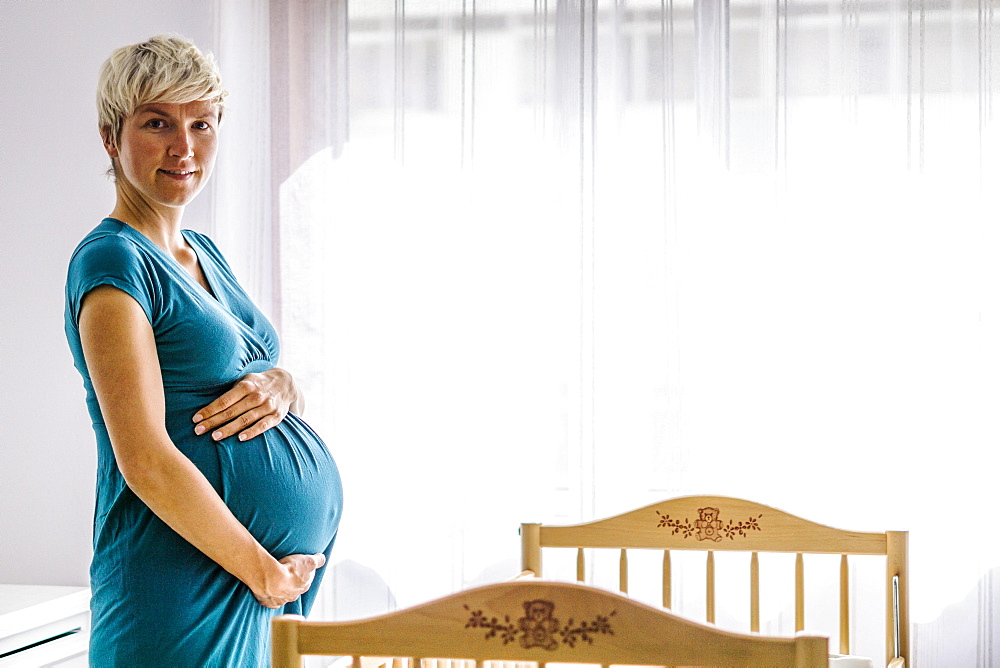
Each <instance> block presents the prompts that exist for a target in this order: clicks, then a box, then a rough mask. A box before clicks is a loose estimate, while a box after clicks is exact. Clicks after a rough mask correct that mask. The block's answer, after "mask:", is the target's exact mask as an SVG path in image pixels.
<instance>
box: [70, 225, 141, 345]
mask: <svg viewBox="0 0 1000 668" xmlns="http://www.w3.org/2000/svg"><path fill="white" fill-rule="evenodd" d="M101 285H111V286H114V287H116V288H118V289H119V290H122V291H123V292H125V293H127V294H128V295H129V296H131V297H132V298H133V299H135V301H136V302H138V303H139V305H140V306H141V307H142V310H143V311H144V312H145V313H146V318H147V319H148V320H149V322H150V324H152V323H153V320H154V312H155V304H154V301H155V295H156V294H157V290H156V288H155V277H154V274H153V272H151V271H150V269H149V267H148V266H147V264H146V262H145V259H144V257H143V256H142V254H141V253H140V252H139V249H138V248H136V246H135V244H134V243H132V242H131V241H129V240H128V239H125V238H122V237H120V236H115V235H108V236H100V237H96V238H93V239H89V240H87V241H85V242H84V243H83V244H82V245H81V246H80V247H79V248H78V249H77V251H76V253H74V254H73V258H72V259H71V260H70V264H69V273H68V275H67V278H66V300H67V307H68V310H69V314H68V315H69V316H70V317H71V318H72V322H73V324H74V325H75V326H78V325H79V322H80V305H81V304H82V303H83V298H84V296H86V294H87V293H88V292H90V291H91V290H93V289H94V288H96V287H98V286H101Z"/></svg>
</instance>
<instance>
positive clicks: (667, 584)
mask: <svg viewBox="0 0 1000 668" xmlns="http://www.w3.org/2000/svg"><path fill="white" fill-rule="evenodd" d="M672 584H673V581H672V578H671V575H670V550H664V551H663V607H664V608H666V609H667V610H670V608H671V606H672V605H673V602H674V597H673V591H672V590H671V585H672Z"/></svg>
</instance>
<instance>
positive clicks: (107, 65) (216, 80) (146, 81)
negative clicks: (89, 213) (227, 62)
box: [97, 34, 228, 146]
mask: <svg viewBox="0 0 1000 668" xmlns="http://www.w3.org/2000/svg"><path fill="white" fill-rule="evenodd" d="M227 94H228V93H227V92H226V90H225V89H224V88H223V87H222V78H221V77H220V76H219V70H218V68H217V67H216V66H215V59H214V58H213V57H212V54H211V53H202V52H201V51H200V50H199V49H198V47H196V46H195V45H194V44H193V43H192V42H191V41H190V40H189V39H187V38H185V37H181V36H180V35H170V34H166V35H156V36H155V37H150V38H149V39H148V40H146V41H145V42H140V43H138V44H130V45H128V46H123V47H121V48H118V49H115V50H114V51H113V52H112V53H111V55H110V56H109V57H108V59H107V60H106V61H104V65H102V66H101V73H100V76H99V77H98V80H97V125H98V128H99V129H100V131H101V134H102V135H106V136H107V138H108V139H109V140H110V141H111V142H112V143H113V144H114V145H115V146H117V145H118V140H119V138H120V137H121V132H122V124H123V122H124V120H125V118H127V117H128V116H130V115H131V114H133V113H134V112H135V110H136V109H138V108H139V107H140V106H142V105H144V104H148V103H150V102H169V103H187V102H203V101H209V102H212V103H214V104H216V105H218V107H219V120H222V110H223V108H224V106H225V99H226V95H227Z"/></svg>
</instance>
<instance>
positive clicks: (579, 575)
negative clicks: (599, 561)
mask: <svg viewBox="0 0 1000 668" xmlns="http://www.w3.org/2000/svg"><path fill="white" fill-rule="evenodd" d="M585 571H586V564H585V563H584V561H583V548H582V547H578V548H577V549H576V581H577V582H583V574H584V572H585Z"/></svg>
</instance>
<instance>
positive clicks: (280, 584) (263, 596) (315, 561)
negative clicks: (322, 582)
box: [251, 554, 326, 609]
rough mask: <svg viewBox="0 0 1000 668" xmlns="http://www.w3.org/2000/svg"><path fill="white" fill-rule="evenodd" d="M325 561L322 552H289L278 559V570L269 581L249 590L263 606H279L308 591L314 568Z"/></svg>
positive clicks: (296, 598) (274, 607)
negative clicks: (258, 588)
mask: <svg viewBox="0 0 1000 668" xmlns="http://www.w3.org/2000/svg"><path fill="white" fill-rule="evenodd" d="M325 563H326V557H324V556H323V555H322V554H290V555H288V556H287V557H285V558H284V559H281V560H280V561H278V570H277V571H276V573H274V574H273V575H272V577H271V578H270V581H269V582H267V583H266V584H265V585H263V587H262V588H261V589H260V590H257V589H251V591H253V595H254V596H255V597H256V598H257V600H258V601H259V602H260V604H261V605H263V606H264V607H267V608H271V609H276V608H280V607H281V606H283V605H284V604H286V603H291V602H292V601H295V600H298V598H299V596H302V594H304V593H306V592H307V591H309V587H311V586H312V582H313V578H314V577H315V576H316V570H317V569H318V568H320V567H322V566H323V564H325ZM275 576H276V577H275Z"/></svg>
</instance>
